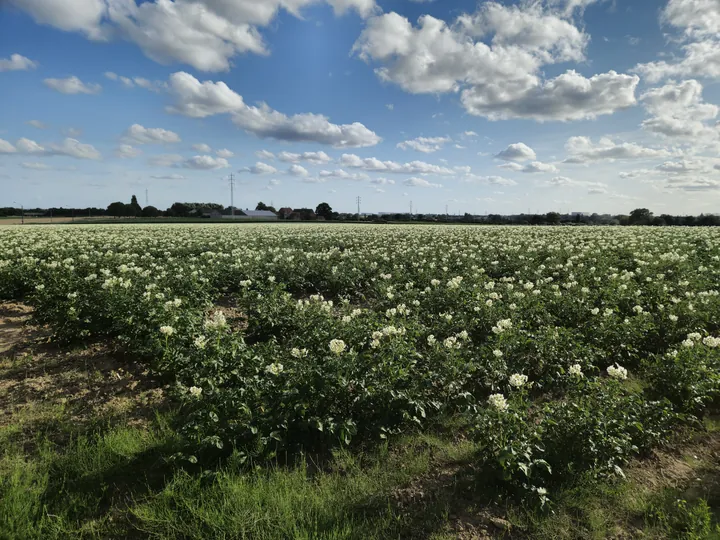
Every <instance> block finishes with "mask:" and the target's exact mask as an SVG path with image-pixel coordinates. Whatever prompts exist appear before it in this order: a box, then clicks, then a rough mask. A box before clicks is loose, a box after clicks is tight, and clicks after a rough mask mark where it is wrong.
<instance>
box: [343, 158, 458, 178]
mask: <svg viewBox="0 0 720 540" xmlns="http://www.w3.org/2000/svg"><path fill="white" fill-rule="evenodd" d="M340 164H341V165H343V166H345V167H351V168H355V169H363V170H366V171H373V172H385V173H399V174H440V175H453V174H455V171H453V170H452V169H448V168H447V167H440V166H439V165H432V164H430V163H425V162H424V161H411V162H409V163H397V162H395V161H380V160H379V159H377V158H374V157H373V158H361V157H359V156H356V155H355V154H343V155H342V156H341V157H340Z"/></svg>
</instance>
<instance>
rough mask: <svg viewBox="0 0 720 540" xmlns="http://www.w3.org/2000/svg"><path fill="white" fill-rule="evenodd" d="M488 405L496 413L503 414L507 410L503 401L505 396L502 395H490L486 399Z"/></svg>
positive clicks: (506, 403)
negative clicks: (496, 411)
mask: <svg viewBox="0 0 720 540" xmlns="http://www.w3.org/2000/svg"><path fill="white" fill-rule="evenodd" d="M488 404H489V405H490V406H491V407H492V408H493V409H496V410H498V411H501V412H504V411H507V410H508V407H509V405H508V402H507V400H506V399H505V396H503V395H502V394H491V395H490V397H488Z"/></svg>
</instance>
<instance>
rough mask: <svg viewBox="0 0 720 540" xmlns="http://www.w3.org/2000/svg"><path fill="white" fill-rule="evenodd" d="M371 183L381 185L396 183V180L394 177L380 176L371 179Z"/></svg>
mask: <svg viewBox="0 0 720 540" xmlns="http://www.w3.org/2000/svg"><path fill="white" fill-rule="evenodd" d="M370 183H371V184H378V185H381V186H385V185H394V184H395V180H393V179H392V178H383V177H380V178H373V179H372V180H370Z"/></svg>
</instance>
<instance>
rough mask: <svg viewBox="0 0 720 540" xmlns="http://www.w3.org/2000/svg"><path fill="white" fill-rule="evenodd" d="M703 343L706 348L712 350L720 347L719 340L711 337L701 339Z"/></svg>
mask: <svg viewBox="0 0 720 540" xmlns="http://www.w3.org/2000/svg"><path fill="white" fill-rule="evenodd" d="M703 343H704V344H705V345H707V346H708V347H712V348H713V349H714V348H716V347H718V346H720V338H715V337H712V336H707V337H706V338H704V339H703Z"/></svg>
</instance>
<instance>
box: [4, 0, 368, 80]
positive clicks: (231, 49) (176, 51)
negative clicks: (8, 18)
mask: <svg viewBox="0 0 720 540" xmlns="http://www.w3.org/2000/svg"><path fill="white" fill-rule="evenodd" d="M6 1H7V2H9V3H10V4H11V5H14V6H15V7H18V8H20V9H22V10H24V11H26V12H28V13H29V14H30V15H31V16H32V17H33V18H34V19H35V21H36V22H38V23H40V24H48V25H52V26H54V27H56V28H59V29H61V30H66V31H77V32H81V33H83V34H85V35H86V36H87V37H88V38H90V39H93V40H98V41H101V40H102V41H106V40H110V39H114V38H122V39H125V40H128V41H131V42H134V43H135V44H136V45H138V46H139V47H140V48H141V49H142V51H143V53H145V55H146V56H147V57H149V58H151V59H152V60H155V61H156V62H159V63H162V64H171V63H176V62H182V63H185V64H189V65H191V66H193V67H194V68H196V69H199V70H203V71H227V70H229V69H230V67H231V60H232V58H233V57H234V56H236V55H237V54H241V53H255V54H267V53H268V51H267V47H266V45H265V43H264V40H263V38H262V36H261V35H260V32H259V30H258V27H260V26H267V25H269V24H270V23H272V21H273V19H275V17H276V15H277V13H278V12H279V10H280V9H285V10H286V11H288V12H290V13H291V14H293V15H295V16H297V17H301V13H300V10H301V8H303V7H304V6H307V5H311V4H314V3H317V0H232V1H229V0H174V1H173V0H155V1H147V2H140V1H139V0H6ZM326 1H327V3H328V4H330V5H331V6H332V7H333V9H334V11H335V13H336V14H338V15H342V14H343V13H345V12H346V11H348V10H350V9H353V10H355V11H357V12H358V13H359V14H360V15H361V16H363V17H367V16H369V15H371V14H372V13H373V12H375V10H376V5H375V0H326Z"/></svg>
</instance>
